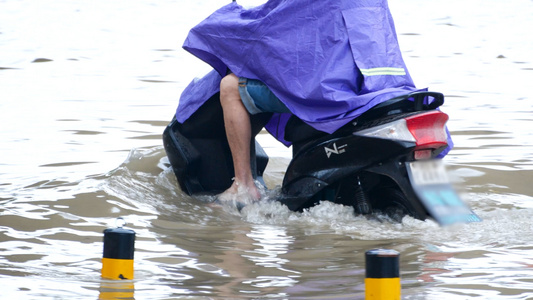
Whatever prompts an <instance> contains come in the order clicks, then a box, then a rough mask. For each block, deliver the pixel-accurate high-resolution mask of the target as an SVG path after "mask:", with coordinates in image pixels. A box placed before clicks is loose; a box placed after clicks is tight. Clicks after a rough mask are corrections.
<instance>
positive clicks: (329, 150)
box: [324, 143, 348, 158]
mask: <svg viewBox="0 0 533 300" xmlns="http://www.w3.org/2000/svg"><path fill="white" fill-rule="evenodd" d="M346 146H348V145H347V144H344V145H342V146H339V147H337V143H333V148H328V147H324V150H325V151H326V155H327V156H328V158H329V157H330V156H331V154H342V153H344V152H346V149H345V148H346Z"/></svg>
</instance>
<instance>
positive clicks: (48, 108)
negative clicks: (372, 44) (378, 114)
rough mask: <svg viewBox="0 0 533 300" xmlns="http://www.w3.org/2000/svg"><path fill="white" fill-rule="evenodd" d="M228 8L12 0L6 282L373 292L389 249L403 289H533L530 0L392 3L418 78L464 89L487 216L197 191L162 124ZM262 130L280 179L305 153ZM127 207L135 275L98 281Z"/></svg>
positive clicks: (79, 290) (179, 291)
mask: <svg viewBox="0 0 533 300" xmlns="http://www.w3.org/2000/svg"><path fill="white" fill-rule="evenodd" d="M258 2H259V1H255V0H247V1H244V0H243V1H242V3H244V4H254V3H258ZM219 6H220V3H218V2H217V1H214V0H202V1H196V2H190V3H189V2H187V3H186V2H183V1H158V2H157V3H155V2H150V1H138V2H135V3H133V2H131V1H125V0H121V1H114V2H112V3H110V2H106V1H91V2H89V1H62V2H52V1H39V2H35V1H33V2H31V3H30V2H29V1H27V0H23V1H3V2H0V117H1V120H2V121H1V122H2V123H1V124H2V126H1V127H0V139H1V140H2V143H0V153H1V154H2V155H1V159H0V205H1V206H0V207H1V208H0V281H1V282H2V290H1V291H0V298H6V299H11V298H13V299H15V298H16V299H48V298H59V299H63V298H74V299H84V298H89V299H98V298H101V299H106V298H113V297H115V298H117V297H126V298H128V297H130V298H131V297H134V298H136V299H169V298H172V299H179V298H187V297H191V298H194V299H217V298H222V299H224V298H226V299H232V298H233V299H234V298H241V299H257V298H274V299H289V298H290V299H323V298H324V297H325V296H328V297H330V298H340V299H346V298H350V299H364V253H365V251H367V250H369V249H372V248H391V249H395V250H397V251H399V252H400V253H401V257H400V263H401V267H400V269H401V277H402V279H401V280H402V296H403V298H404V299H443V298H446V297H448V298H453V299H471V298H480V299H527V298H533V293H532V292H531V291H532V290H533V282H532V281H531V278H532V277H533V269H532V267H531V266H533V261H532V259H531V255H530V253H531V251H532V250H533V243H532V241H533V236H532V232H533V228H532V227H533V225H532V223H531V217H532V216H533V204H532V203H533V202H532V201H531V200H532V199H531V198H532V196H533V187H532V185H531V184H530V182H531V179H530V178H531V171H532V166H533V163H532V161H533V157H532V156H533V147H532V146H533V142H532V141H533V139H532V138H531V137H532V131H531V129H530V128H531V127H532V126H531V123H532V120H533V117H532V114H531V112H532V111H533V105H532V104H531V103H532V102H531V95H532V94H531V92H530V91H529V85H530V83H531V82H533V61H532V60H531V57H530V53H531V50H532V49H533V40H531V39H528V38H525V37H527V36H529V28H531V27H532V25H533V24H532V20H531V18H530V16H531V15H532V13H533V3H532V2H531V1H527V0H512V1H507V2H501V1H494V0H490V1H489V2H487V1H484V2H481V1H467V2H464V1H463V2H461V1H458V0H452V1H446V2H442V3H440V2H437V1H426V2H424V3H419V2H416V3H415V1H402V2H401V3H400V2H399V1H396V0H390V6H391V9H392V13H393V15H394V17H395V21H396V25H397V31H398V34H399V38H400V43H401V46H402V50H403V52H404V55H405V59H406V61H407V65H408V66H409V67H410V72H411V74H412V76H413V78H414V80H415V82H417V84H418V85H419V86H420V87H423V86H429V87H430V89H431V90H435V91H440V92H443V93H444V94H446V95H447V98H446V104H445V106H444V107H443V110H444V111H445V112H447V113H448V114H449V115H450V121H449V123H448V125H449V128H450V130H451V131H452V135H453V137H454V141H455V144H456V147H455V149H454V150H453V151H452V152H451V153H450V155H449V156H448V157H447V158H446V162H447V164H448V166H449V169H450V171H451V174H452V175H453V178H454V180H455V181H456V182H457V183H458V185H459V186H460V188H461V190H462V193H463V195H464V198H465V200H466V201H467V202H469V204H470V205H471V206H472V207H473V208H474V210H475V211H476V212H477V213H478V214H479V215H480V216H481V217H482V218H483V219H484V221H483V222H482V223H475V224H468V225H457V226H454V227H447V228H440V227H438V226H437V225H436V223H434V222H432V221H426V222H421V221H418V220H414V219H412V218H409V217H406V218H404V220H403V222H402V223H401V224H397V223H392V222H389V221H387V220H378V219H371V220H369V219H366V218H363V217H355V216H353V211H352V210H351V209H349V208H346V207H342V206H337V205H332V204H331V203H322V204H320V205H318V206H317V207H314V208H312V209H310V210H309V211H306V212H303V213H295V212H291V211H289V210H288V209H287V208H286V207H284V206H282V205H280V204H278V203H276V202H268V201H267V202H264V203H261V204H256V205H252V206H248V207H246V208H244V209H243V211H242V213H241V214H239V213H237V212H236V211H235V210H232V209H229V208H220V207H215V206H211V205H209V203H208V201H209V199H193V198H191V197H188V196H186V195H184V194H183V193H182V192H181V191H180V190H179V189H178V185H177V183H176V179H175V178H174V175H173V174H172V172H171V170H170V169H169V168H168V161H167V159H166V157H165V153H164V150H163V147H162V146H161V133H162V131H163V129H164V126H165V125H166V124H167V122H168V121H169V120H170V118H171V117H172V114H173V113H174V110H175V108H176V106H177V99H178V97H179V93H180V92H181V90H182V89H183V88H184V87H185V85H186V84H187V83H188V82H189V81H190V80H191V79H192V77H193V76H195V75H197V74H201V73H202V72H205V71H206V70H207V69H208V68H207V66H205V65H204V64H202V63H200V62H198V61H197V60H196V59H194V58H193V57H192V56H190V55H189V54H187V53H185V52H184V51H183V50H181V49H180V48H179V46H180V44H181V42H182V41H183V39H184V37H185V35H186V33H187V30H188V28H190V27H191V26H193V25H194V24H195V23H197V22H198V21H200V20H201V19H202V18H204V17H206V16H207V15H208V14H209V13H210V12H211V11H212V10H213V9H215V8H217V7H219ZM259 140H260V142H261V143H262V144H263V145H264V146H265V149H266V151H267V152H268V153H269V155H270V156H271V157H272V159H271V161H270V162H269V166H268V169H267V174H266V178H265V180H266V182H267V185H268V186H269V187H270V188H273V189H275V188H276V186H278V185H279V184H280V183H281V180H282V177H283V171H284V168H285V166H286V165H287V162H288V160H289V153H290V152H289V150H288V149H285V148H283V147H282V146H280V145H279V144H277V143H276V142H274V141H273V140H272V138H270V137H268V136H267V135H261V136H260V137H259ZM117 217H123V218H124V219H125V220H126V221H127V226H128V227H129V228H132V229H134V230H135V231H136V237H137V240H136V244H135V245H136V251H135V279H134V280H133V281H127V282H110V281H106V280H103V279H101V278H100V269H101V262H100V259H101V256H102V250H103V245H102V238H103V234H102V231H103V230H104V229H105V228H108V227H110V226H114V220H115V219H116V218H117Z"/></svg>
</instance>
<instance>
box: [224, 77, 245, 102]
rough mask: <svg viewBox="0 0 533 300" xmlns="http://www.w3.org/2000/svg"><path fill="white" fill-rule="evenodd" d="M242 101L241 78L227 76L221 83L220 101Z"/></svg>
mask: <svg viewBox="0 0 533 300" xmlns="http://www.w3.org/2000/svg"><path fill="white" fill-rule="evenodd" d="M238 99H240V95H239V78H238V77H237V76H235V74H229V75H226V76H225V77H224V78H222V80H221V81H220V101H222V102H227V101H231V100H238Z"/></svg>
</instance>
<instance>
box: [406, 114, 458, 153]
mask: <svg viewBox="0 0 533 300" xmlns="http://www.w3.org/2000/svg"><path fill="white" fill-rule="evenodd" d="M405 121H406V122H407V128H408V129H409V131H410V132H411V134H412V135H413V137H414V138H415V140H416V149H438V148H440V147H443V146H446V145H447V135H446V129H445V125H446V122H447V121H448V115H447V114H445V113H443V112H440V111H431V112H427V113H424V114H418V115H414V116H411V117H407V118H405Z"/></svg>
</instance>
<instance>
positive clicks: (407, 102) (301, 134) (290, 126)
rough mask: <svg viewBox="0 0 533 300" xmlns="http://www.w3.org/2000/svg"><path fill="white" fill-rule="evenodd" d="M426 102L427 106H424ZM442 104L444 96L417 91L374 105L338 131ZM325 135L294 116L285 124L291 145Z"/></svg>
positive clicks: (286, 136)
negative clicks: (356, 124) (430, 99)
mask: <svg viewBox="0 0 533 300" xmlns="http://www.w3.org/2000/svg"><path fill="white" fill-rule="evenodd" d="M428 98H432V99H433V100H432V101H429V100H428ZM428 102H429V104H426V103H428ZM443 103H444V96H443V95H442V94H441V93H436V92H428V91H418V92H414V93H410V94H405V95H402V96H398V97H395V98H392V99H389V100H387V101H385V102H382V103H380V104H378V105H375V106H374V107H372V108H370V109H369V110H367V111H366V112H365V113H363V114H362V115H360V116H359V117H357V118H355V119H353V120H352V121H351V122H348V124H347V125H345V126H343V127H341V128H340V129H339V130H344V129H347V127H350V129H352V128H353V126H354V125H353V124H355V122H354V121H357V122H356V123H358V124H361V123H363V122H365V121H370V120H375V119H378V118H381V117H386V116H391V115H395V114H399V113H408V112H413V111H421V110H428V109H435V108H437V107H439V106H440V105H442V104H443ZM325 135H327V133H325V132H323V131H320V130H317V129H315V128H313V127H311V126H310V125H308V124H307V123H305V122H304V121H302V120H301V119H299V118H298V117H296V116H294V115H293V116H292V117H291V118H290V119H289V121H288V122H287V127H286V130H285V140H286V141H289V142H292V143H300V142H304V141H309V140H311V139H317V138H320V137H322V136H325Z"/></svg>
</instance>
